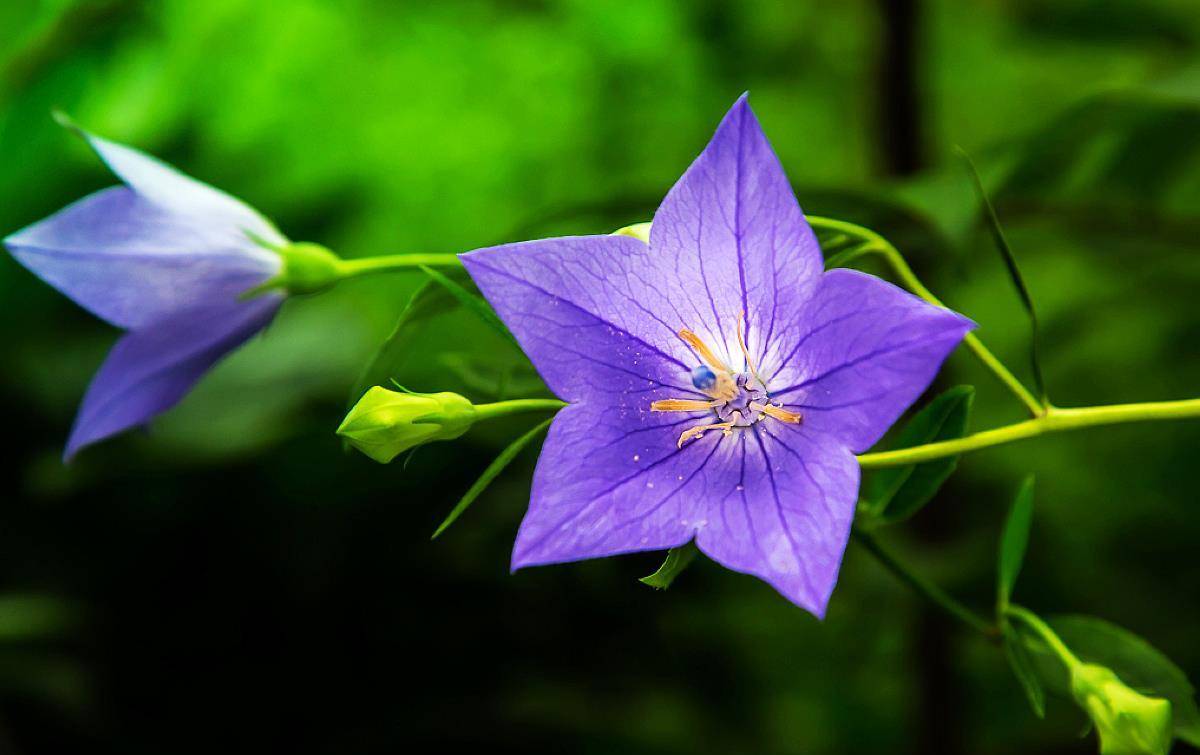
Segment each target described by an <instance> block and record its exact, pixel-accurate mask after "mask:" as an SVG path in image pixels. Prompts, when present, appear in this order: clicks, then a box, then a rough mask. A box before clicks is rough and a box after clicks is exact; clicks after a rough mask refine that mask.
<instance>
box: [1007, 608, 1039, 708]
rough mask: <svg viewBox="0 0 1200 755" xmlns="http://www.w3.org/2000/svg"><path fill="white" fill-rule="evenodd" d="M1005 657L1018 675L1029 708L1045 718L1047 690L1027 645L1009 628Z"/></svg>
mask: <svg viewBox="0 0 1200 755" xmlns="http://www.w3.org/2000/svg"><path fill="white" fill-rule="evenodd" d="M1004 655H1005V657H1006V658H1007V659H1008V665H1009V666H1010V667H1011V668H1012V670H1013V674H1014V675H1016V677H1017V681H1018V682H1020V684H1021V689H1022V690H1023V691H1024V692H1025V697H1026V698H1027V699H1028V700H1029V706H1030V707H1031V708H1033V712H1034V713H1036V714H1037V717H1038V718H1045V717H1046V689H1045V688H1044V687H1043V686H1042V680H1041V679H1040V678H1038V675H1037V670H1036V669H1035V668H1034V665H1033V659H1032V658H1030V657H1029V651H1028V650H1027V649H1026V648H1025V643H1024V642H1022V641H1021V637H1020V635H1019V634H1018V633H1017V631H1016V630H1015V629H1013V628H1012V627H1008V626H1006V627H1005V629H1004Z"/></svg>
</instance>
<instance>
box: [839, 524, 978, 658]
mask: <svg viewBox="0 0 1200 755" xmlns="http://www.w3.org/2000/svg"><path fill="white" fill-rule="evenodd" d="M850 534H851V536H852V537H853V538H854V539H855V540H857V541H858V543H859V544H860V545H862V547H863V548H865V549H866V550H867V552H868V553H870V554H871V555H872V556H874V557H875V558H876V559H877V560H878V561H879V563H881V564H883V565H884V566H885V567H886V568H887V569H888V571H890V572H892V574H895V575H896V577H898V578H899V579H900V581H902V582H904V583H905V584H907V585H908V586H909V587H911V588H912V589H913V590H916V591H917V592H918V593H920V594H921V595H922V596H923V597H925V598H926V599H927V600H929V601H930V602H931V603H933V604H934V605H936V606H937V607H938V608H940V609H942V611H944V612H945V613H946V614H947V615H948V616H950V617H951V618H954V619H957V620H958V621H960V622H962V623H963V624H966V625H967V626H969V627H971V628H972V629H974V630H975V631H977V632H980V633H981V634H983V635H984V636H986V637H987V638H988V639H991V640H995V639H997V638H998V637H999V630H998V629H997V628H996V627H995V625H993V624H992V623H991V622H989V621H987V620H986V619H984V618H983V617H982V616H980V615H979V614H977V613H975V612H974V611H972V610H971V609H970V608H967V607H966V606H964V605H963V604H962V603H960V602H958V601H957V600H955V599H954V598H952V597H951V596H950V595H949V594H948V593H946V592H945V591H944V590H942V588H940V587H938V586H937V585H935V584H933V583H932V582H929V581H927V580H926V579H925V578H924V577H921V576H920V575H918V574H916V573H914V572H912V571H910V570H909V569H908V567H907V566H905V565H904V564H902V563H900V561H898V560H897V559H896V557H895V556H893V555H892V553H891V552H890V551H888V550H887V549H886V548H884V547H883V546H882V545H880V544H879V541H878V540H876V539H875V536H874V535H871V534H870V533H867V532H864V531H863V530H860V529H858V528H855V529H853V530H851V532H850Z"/></svg>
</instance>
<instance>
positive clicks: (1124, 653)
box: [1021, 615, 1200, 746]
mask: <svg viewBox="0 0 1200 755" xmlns="http://www.w3.org/2000/svg"><path fill="white" fill-rule="evenodd" d="M1047 623H1048V624H1049V625H1050V627H1051V628H1052V629H1053V630H1054V632H1055V633H1056V634H1057V635H1058V636H1059V638H1060V639H1061V640H1062V641H1063V643H1064V644H1065V645H1066V646H1067V647H1068V648H1070V649H1071V651H1072V652H1073V653H1074V654H1075V655H1076V656H1078V658H1079V660H1081V661H1083V662H1084V663H1095V664H1098V665H1101V666H1105V667H1107V668H1110V669H1112V671H1113V672H1114V673H1115V674H1116V675H1117V676H1119V677H1120V678H1121V681H1123V682H1124V683H1125V684H1127V685H1129V686H1130V687H1132V688H1133V689H1135V690H1137V691H1138V692H1141V693H1142V694H1145V695H1153V696H1157V697H1163V698H1166V699H1167V700H1170V701H1171V711H1172V718H1173V720H1174V728H1175V736H1177V737H1178V738H1180V739H1182V740H1184V741H1185V742H1188V743H1189V744H1192V745H1197V746H1200V708H1198V707H1197V705H1196V690H1195V688H1194V687H1193V686H1192V683H1191V682H1190V681H1188V678H1187V676H1186V675H1185V674H1184V673H1183V671H1181V670H1180V669H1179V667H1178V666H1176V665H1175V664H1174V663H1172V662H1171V660H1170V659H1169V658H1167V656H1165V655H1163V654H1162V652H1160V651H1159V650H1158V649H1157V648H1155V647H1154V646H1152V645H1151V644H1150V643H1148V642H1146V641H1145V640H1144V639H1142V638H1141V637H1139V636H1137V635H1136V634H1134V633H1133V632H1130V631H1128V630H1126V629H1122V628H1121V627H1119V626H1117V625H1115V624H1112V623H1109V622H1107V621H1104V620H1103V619H1098V618H1095V617H1093V616H1075V615H1071V616H1055V617H1051V618H1049V619H1047ZM1021 632H1022V637H1024V638H1025V644H1026V647H1027V648H1028V649H1029V650H1030V651H1031V653H1030V654H1031V657H1032V658H1033V660H1034V665H1035V667H1036V668H1037V671H1038V675H1039V676H1040V677H1041V678H1042V681H1043V682H1044V683H1045V685H1046V687H1047V688H1049V689H1051V690H1053V691H1054V692H1057V693H1060V694H1063V695H1069V694H1070V689H1069V684H1070V682H1069V680H1068V678H1067V674H1066V671H1065V670H1064V668H1063V665H1062V663H1061V662H1060V661H1058V660H1057V659H1056V658H1055V657H1054V656H1053V655H1051V654H1050V652H1049V651H1048V650H1047V649H1046V647H1045V646H1044V645H1043V644H1042V643H1041V642H1040V641H1039V640H1037V639H1036V638H1033V637H1032V635H1031V634H1029V633H1027V630H1025V629H1022V630H1021Z"/></svg>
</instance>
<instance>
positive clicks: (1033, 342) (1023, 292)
mask: <svg viewBox="0 0 1200 755" xmlns="http://www.w3.org/2000/svg"><path fill="white" fill-rule="evenodd" d="M958 153H959V155H960V156H961V157H962V159H963V163H964V164H965V165H966V166H967V172H968V173H969V174H970V175H971V182H972V184H973V185H974V187H975V194H976V196H977V197H978V198H979V204H980V205H981V207H982V208H983V216H984V220H986V221H987V227H988V232H989V233H990V234H991V237H992V241H993V242H994V243H995V244H996V249H997V250H998V251H999V252H1000V256H1001V257H1002V258H1003V259H1004V267H1005V268H1006V269H1007V270H1008V277H1009V279H1010V280H1012V284H1013V287H1014V288H1015V289H1016V290H1017V295H1018V296H1019V297H1020V298H1021V306H1023V307H1024V308H1025V313H1026V314H1027V315H1029V328H1030V335H1029V364H1030V367H1031V368H1032V370H1033V381H1034V384H1035V386H1036V388H1037V396H1038V399H1039V400H1040V401H1041V402H1042V405H1043V406H1044V405H1046V403H1047V401H1048V399H1047V397H1046V381H1045V379H1043V377H1042V364H1041V361H1040V360H1039V359H1038V318H1037V311H1036V310H1035V309H1034V307H1033V297H1032V296H1030V295H1029V287H1028V286H1026V285H1025V278H1024V276H1022V275H1021V268H1020V267H1018V266H1017V258H1016V256H1015V255H1014V254H1013V252H1012V247H1010V246H1009V244H1008V239H1007V238H1006V237H1005V236H1004V229H1003V228H1001V227H1000V218H999V217H998V216H997V215H996V208H995V207H993V206H992V200H991V199H989V198H988V193H987V190H986V189H984V187H983V179H981V178H980V177H979V171H978V170H976V169H975V163H974V162H972V161H971V156H970V155H968V154H967V153H966V152H965V151H963V150H961V149H960V150H959V151H958Z"/></svg>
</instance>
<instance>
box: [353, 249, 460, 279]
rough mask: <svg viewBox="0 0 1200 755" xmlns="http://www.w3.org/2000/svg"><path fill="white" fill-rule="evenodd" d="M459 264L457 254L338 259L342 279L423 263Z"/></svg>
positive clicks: (412, 266) (390, 255)
mask: <svg viewBox="0 0 1200 755" xmlns="http://www.w3.org/2000/svg"><path fill="white" fill-rule="evenodd" d="M459 264H461V263H459V261H458V255H456V254H385V255H382V256H380V257H359V258H356V259H349V260H345V259H343V260H338V266H337V267H338V273H339V275H340V277H341V280H345V279H347V278H356V277H358V276H360V275H370V274H372V273H391V272H396V271H399V270H411V269H413V268H419V267H421V266H422V265H427V266H429V267H457V266H458V265H459Z"/></svg>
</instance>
